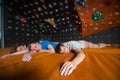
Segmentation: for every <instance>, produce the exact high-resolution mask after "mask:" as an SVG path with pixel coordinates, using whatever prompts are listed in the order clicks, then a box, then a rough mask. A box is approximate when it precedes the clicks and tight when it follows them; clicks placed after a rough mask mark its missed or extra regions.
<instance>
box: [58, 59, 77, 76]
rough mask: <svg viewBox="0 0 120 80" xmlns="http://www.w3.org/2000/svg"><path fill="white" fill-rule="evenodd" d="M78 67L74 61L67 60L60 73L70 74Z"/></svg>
mask: <svg viewBox="0 0 120 80" xmlns="http://www.w3.org/2000/svg"><path fill="white" fill-rule="evenodd" d="M76 67H77V65H75V64H74V63H73V62H72V61H67V62H65V63H64V64H63V65H62V67H61V69H60V74H61V75H64V76H67V75H70V74H71V73H72V72H73V70H74V69H75V68H76Z"/></svg>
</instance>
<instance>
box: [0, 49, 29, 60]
mask: <svg viewBox="0 0 120 80" xmlns="http://www.w3.org/2000/svg"><path fill="white" fill-rule="evenodd" d="M27 52H28V49H25V50H22V51H17V52H13V53H8V54H5V55H3V56H1V57H0V58H7V57H10V56H14V55H18V54H23V53H27Z"/></svg>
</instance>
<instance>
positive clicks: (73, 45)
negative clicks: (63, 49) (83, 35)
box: [63, 40, 86, 51]
mask: <svg viewBox="0 0 120 80" xmlns="http://www.w3.org/2000/svg"><path fill="white" fill-rule="evenodd" d="M63 45H65V46H67V47H68V48H69V50H70V51H74V50H76V49H79V48H86V42H85V41H84V40H79V41H68V42H64V43H63Z"/></svg>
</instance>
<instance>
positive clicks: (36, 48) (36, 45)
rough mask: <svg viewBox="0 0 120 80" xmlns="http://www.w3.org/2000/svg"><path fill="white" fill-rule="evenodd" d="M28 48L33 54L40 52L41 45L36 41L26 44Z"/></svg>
mask: <svg viewBox="0 0 120 80" xmlns="http://www.w3.org/2000/svg"><path fill="white" fill-rule="evenodd" d="M28 48H29V50H30V51H34V52H37V51H41V45H40V44H39V43H38V42H37V41H34V42H30V43H29V44H28Z"/></svg>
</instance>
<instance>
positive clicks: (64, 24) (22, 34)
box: [4, 0, 120, 47]
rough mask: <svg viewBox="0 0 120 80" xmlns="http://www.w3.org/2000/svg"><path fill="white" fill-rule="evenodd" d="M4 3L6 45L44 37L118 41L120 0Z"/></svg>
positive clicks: (39, 0) (53, 0) (9, 0)
mask: <svg viewBox="0 0 120 80" xmlns="http://www.w3.org/2000/svg"><path fill="white" fill-rule="evenodd" d="M4 6H5V7H4V9H5V10H4V11H5V12H4V13H5V14H4V18H5V19H4V21H5V26H4V35H5V37H4V38H5V39H4V40H5V47H9V46H13V45H17V44H26V43H27V42H29V40H35V41H36V40H37V41H38V40H43V39H48V40H51V41H57V42H64V41H69V40H79V39H85V40H88V41H92V42H109V43H120V39H118V38H119V37H120V0H4ZM114 39H115V40H114Z"/></svg>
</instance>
